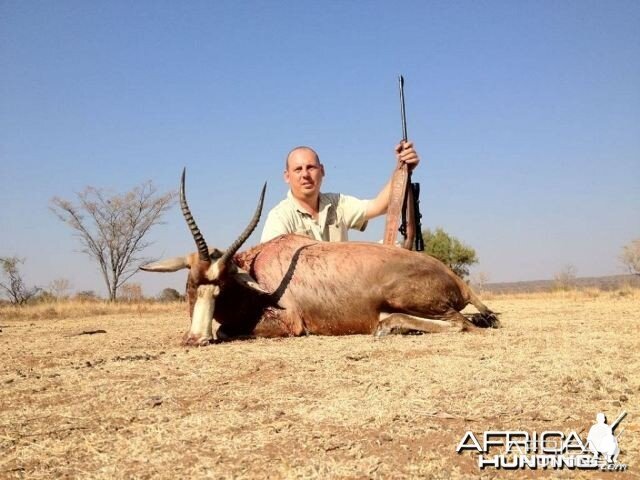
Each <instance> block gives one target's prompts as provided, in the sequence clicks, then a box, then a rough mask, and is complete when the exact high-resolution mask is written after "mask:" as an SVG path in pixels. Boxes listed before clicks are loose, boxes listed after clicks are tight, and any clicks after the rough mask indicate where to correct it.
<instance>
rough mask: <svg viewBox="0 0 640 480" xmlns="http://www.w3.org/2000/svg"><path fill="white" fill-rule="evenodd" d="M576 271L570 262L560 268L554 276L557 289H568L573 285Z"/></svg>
mask: <svg viewBox="0 0 640 480" xmlns="http://www.w3.org/2000/svg"><path fill="white" fill-rule="evenodd" d="M576 272H577V270H576V267H575V266H574V265H572V264H571V263H568V264H567V265H565V266H564V267H562V269H561V270H560V271H559V272H558V273H556V274H555V276H554V280H555V282H556V288H557V289H558V290H569V289H571V288H573V287H575V284H576Z"/></svg>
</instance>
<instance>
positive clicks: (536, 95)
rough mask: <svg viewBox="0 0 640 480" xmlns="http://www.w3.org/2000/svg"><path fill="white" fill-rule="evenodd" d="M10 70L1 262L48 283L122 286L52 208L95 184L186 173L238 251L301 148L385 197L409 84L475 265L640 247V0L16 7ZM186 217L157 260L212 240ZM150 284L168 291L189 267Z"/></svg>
mask: <svg viewBox="0 0 640 480" xmlns="http://www.w3.org/2000/svg"><path fill="white" fill-rule="evenodd" d="M0 70H1V71H2V75H0V178H1V179H2V189H0V205H2V206H1V207H0V224H1V225H3V231H2V233H1V234H0V255H3V256H10V255H18V256H22V257H26V258H27V263H26V265H25V266H24V273H25V277H26V279H27V281H28V282H29V283H31V284H34V283H35V284H39V285H46V284H47V283H49V282H50V281H51V280H53V279H55V278H60V277H64V278H68V279H70V280H71V282H72V285H73V288H74V290H86V289H94V290H97V291H99V292H100V293H104V287H103V285H102V281H101V279H100V274H99V272H98V270H97V267H96V266H95V265H94V264H93V263H91V262H90V261H89V259H88V258H87V257H85V256H84V255H83V254H81V253H79V250H80V245H79V243H78V241H77V239H75V238H74V236H73V235H72V231H71V230H70V229H69V228H68V227H66V226H65V225H63V224H62V223H61V222H60V221H59V220H58V219H56V218H55V217H54V216H53V215H52V214H51V213H50V211H49V209H48V205H49V201H50V199H51V197H53V196H56V195H57V196H60V197H63V198H69V199H71V198H73V196H74V192H76V191H80V190H82V189H83V188H84V187H85V186H86V185H92V186H96V187H104V188H109V189H113V190H114V191H121V192H122V191H126V190H128V189H130V188H131V187H133V186H135V185H138V184H140V183H142V182H143V181H145V180H149V179H151V180H153V181H154V183H155V184H156V185H157V186H158V187H159V188H160V189H161V190H169V189H175V188H177V184H178V180H179V174H180V171H181V169H182V167H183V166H186V167H187V171H188V184H187V187H188V191H189V199H190V202H191V205H192V209H193V211H194V214H195V215H196V218H197V220H198V222H199V224H200V227H201V229H202V230H203V232H204V233H205V235H206V238H207V240H208V242H209V244H211V245H217V246H219V247H224V246H226V245H227V244H228V243H229V242H231V241H232V240H233V238H234V237H235V236H236V235H237V234H238V233H239V232H240V231H241V230H242V229H243V228H244V224H245V222H246V221H247V220H248V218H249V217H250V215H251V212H252V211H253V207H254V205H255V201H256V197H257V195H258V191H259V188H260V186H261V184H262V182H263V181H265V180H267V181H268V182H269V188H268V192H267V208H270V207H271V206H273V205H274V204H276V203H277V202H278V201H279V200H280V199H281V198H282V197H283V196H284V195H285V193H286V188H285V184H284V182H283V181H282V176H281V174H282V163H283V158H284V155H285V154H286V153H287V152H288V151H289V149H290V148H291V147H293V146H295V145H300V144H308V145H311V146H313V147H314V148H315V149H316V150H317V151H318V152H319V154H320V157H321V160H322V161H323V163H324V164H325V167H326V171H327V177H326V178H325V183H324V190H325V191H339V192H344V193H350V194H353V195H356V196H360V197H363V198H370V197H373V196H374V195H375V194H376V193H377V192H378V190H379V189H380V187H382V185H383V184H384V183H385V182H386V180H387V179H388V177H389V175H390V173H391V170H392V168H393V164H394V158H393V147H394V145H395V144H396V143H397V141H398V139H399V137H400V134H401V131H400V121H399V106H398V98H397V76H398V74H400V73H402V74H404V76H405V79H406V87H405V91H406V101H407V117H408V132H409V136H410V138H411V139H413V140H414V141H415V144H416V148H417V149H418V151H419V152H420V154H421V158H422V163H421V165H420V167H419V169H418V170H417V171H416V173H415V175H414V178H415V180H416V181H419V182H421V184H422V192H423V193H422V208H423V215H424V220H423V224H424V225H425V226H427V227H432V228H433V227H437V226H441V227H443V228H444V229H445V230H446V231H448V232H449V233H452V234H453V235H455V236H457V237H458V238H460V239H461V240H463V241H465V242H466V243H468V244H470V245H471V246H473V247H474V248H475V249H476V251H477V253H478V255H479V258H480V264H479V265H477V266H476V267H475V268H474V269H473V271H475V272H480V271H481V272H485V273H487V274H488V275H489V279H490V280H491V281H515V280H529V279H544V278H552V277H553V275H554V274H555V273H556V272H558V271H559V270H560V269H561V268H562V267H563V266H564V265H566V264H568V263H571V264H573V265H575V267H576V268H577V272H578V275H580V276H591V275H606V274H616V273H622V268H621V266H620V263H619V261H618V259H617V257H618V254H619V253H620V249H621V247H622V246H623V245H624V244H626V243H628V242H629V241H631V240H632V239H633V238H638V237H640V3H639V2H637V1H612V2H604V1H597V2H596V1H588V0H587V1H582V0H581V1H537V2H529V1H526V2H525V1H518V2H513V1H504V2H503V1H474V2H422V1H416V2H389V1H384V2H382V1H380V2H363V1H341V2H338V1H326V2H318V1H314V2H312V1H295V2H294V1H292V2H275V1H274V2H266V1H260V2H257V1H255V2H252V1H243V2H232V1H229V2H222V1H221V2H197V1H192V2H177V1H173V2H169V1H153V2H152V1H148V2H145V1H139V2H124V1H122V2H120V1H110V2H86V1H77V2H75V1H59V2H40V1H5V0H1V1H0ZM165 222H166V223H165V224H163V225H159V226H157V227H156V228H155V230H154V231H152V232H151V237H150V238H151V239H152V240H154V241H155V244H154V246H153V247H152V248H150V249H149V251H148V253H149V254H150V255H153V256H173V255H177V254H181V253H183V252H187V251H191V250H193V245H192V242H191V239H190V236H189V234H188V231H187V228H186V226H185V224H184V221H183V220H182V217H181V216H180V213H179V210H178V209H177V208H174V209H173V210H171V211H170V212H169V213H168V214H167V215H166V217H165ZM383 226H384V220H383V219H378V220H375V221H374V222H372V223H371V225H370V227H369V229H368V231H367V232H365V233H364V234H354V235H352V239H355V240H378V239H379V238H381V237H382V230H383ZM260 228H261V227H260ZM257 239H258V235H257V234H254V236H252V238H251V239H250V240H249V243H250V244H253V243H255V242H257V241H258V240H257ZM133 281H139V282H141V283H142V284H143V287H144V289H145V293H147V294H149V295H152V294H156V293H157V292H158V291H160V290H161V289H162V288H164V287H166V286H170V287H174V288H178V289H180V290H181V289H182V288H183V284H184V274H183V273H175V274H171V275H168V274H167V275H153V274H148V273H141V274H138V275H136V276H135V277H134V278H133Z"/></svg>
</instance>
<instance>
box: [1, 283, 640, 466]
mask: <svg viewBox="0 0 640 480" xmlns="http://www.w3.org/2000/svg"><path fill="white" fill-rule="evenodd" d="M484 298H485V300H486V303H487V304H489V305H490V306H491V307H492V308H493V309H495V310H496V311H499V312H502V315H501V320H502V324H503V328H501V329H498V330H482V331H478V332H472V333H443V334H430V335H421V336H404V337H401V336H390V337H386V338H383V339H379V340H376V339H374V338H372V337H370V336H350V337H340V338H331V337H306V338H287V339H281V340H246V341H236V342H232V343H225V344H218V345H211V346H209V347H206V348H185V347H181V346H180V343H179V340H180V337H181V334H182V333H183V331H184V330H185V328H186V325H187V322H188V320H187V319H186V313H185V307H184V305H182V304H170V305H168V306H167V305H155V306H153V305H151V306H149V305H138V306H135V305H133V306H109V305H101V306H96V305H94V304H87V305H86V306H84V307H82V306H81V307H77V308H73V307H64V308H63V307H58V306H56V305H54V306H48V307H46V306H45V307H37V308H36V307H27V308H26V309H23V310H18V309H11V308H4V309H3V310H0V329H1V330H2V332H1V333H0V352H1V353H0V355H1V357H0V358H1V359H2V360H1V364H0V478H29V479H38V478H75V477H81V478H205V477H206V478H415V477H422V478H476V477H483V478H494V477H504V476H508V477H512V478H516V477H522V476H529V477H536V478H552V477H553V478H557V477H560V478H588V479H592V478H593V479H595V478H617V477H619V476H621V477H624V478H636V477H638V472H640V437H639V435H638V431H639V428H640V422H639V421H638V413H639V409H638V407H639V406H640V405H639V402H638V396H639V394H640V354H639V351H640V311H639V308H638V307H639V306H640V302H639V300H640V291H637V290H627V291H623V292H597V291H588V292H564V293H555V294H536V295H518V296H513V295H512V296H493V297H486V296H485V297H484ZM90 331H93V332H96V331H97V332H102V333H93V334H87V333H86V332H90ZM83 332H85V333H84V334H83ZM623 410H626V411H627V412H628V416H627V418H626V419H625V420H624V422H623V423H622V424H621V426H620V427H618V430H617V433H618V432H619V431H620V430H621V428H624V430H625V431H624V433H623V435H622V437H621V439H620V446H621V453H620V457H619V461H620V462H622V463H626V464H628V466H629V467H628V471H627V472H626V473H623V474H619V473H604V472H599V471H577V470H574V471H569V470H563V471H553V470H551V471H535V472H532V471H524V472H523V471H519V472H515V473H513V472H512V473H507V472H504V471H496V470H492V469H488V470H480V469H479V468H478V466H477V460H476V458H475V456H474V455H472V454H471V453H470V452H466V453H463V454H460V455H458V454H456V452H455V449H456V446H457V444H458V443H459V442H460V440H461V438H462V436H463V435H464V433H465V432H466V431H467V430H471V431H474V432H477V433H482V432H483V431H485V430H489V429H493V430H526V431H530V432H532V431H537V432H542V431H545V430H561V431H563V432H569V431H571V430H575V431H577V432H579V433H580V434H581V435H582V436H583V438H585V437H586V432H587V431H588V429H589V427H590V426H591V425H592V423H593V422H594V419H595V414H596V413H597V412H600V411H602V412H605V413H606V414H607V415H608V418H609V419H610V420H612V419H614V418H615V417H617V415H618V414H619V413H620V412H621V411H623Z"/></svg>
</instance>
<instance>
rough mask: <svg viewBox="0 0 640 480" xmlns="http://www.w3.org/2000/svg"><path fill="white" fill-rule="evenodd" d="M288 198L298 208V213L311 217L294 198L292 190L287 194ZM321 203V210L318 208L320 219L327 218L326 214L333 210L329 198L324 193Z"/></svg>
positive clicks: (321, 196)
mask: <svg viewBox="0 0 640 480" xmlns="http://www.w3.org/2000/svg"><path fill="white" fill-rule="evenodd" d="M287 198H288V199H289V200H290V201H291V202H293V205H294V206H295V207H296V210H298V212H300V213H302V214H303V215H307V216H311V214H310V213H309V212H307V211H306V210H305V209H304V208H302V207H301V206H300V204H299V203H298V200H296V198H295V197H294V196H293V193H291V190H289V191H288V192H287ZM319 203H320V208H318V215H319V216H320V217H325V216H326V212H328V211H329V209H330V208H331V202H330V201H329V198H328V197H327V196H326V195H325V194H324V193H320V196H319ZM323 214H324V215H323Z"/></svg>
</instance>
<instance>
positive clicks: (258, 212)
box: [218, 182, 267, 265]
mask: <svg viewBox="0 0 640 480" xmlns="http://www.w3.org/2000/svg"><path fill="white" fill-rule="evenodd" d="M266 190H267V182H264V185H263V186H262V192H260V200H258V206H257V207H256V212H255V213H254V214H253V218H252V219H251V221H250V222H249V225H247V228H245V229H244V232H242V233H241V234H240V236H239V237H238V238H237V239H236V241H235V242H233V243H232V244H231V246H230V247H229V248H228V249H227V251H226V252H224V254H223V255H222V257H220V259H219V260H218V261H219V262H220V263H219V265H226V264H227V262H229V260H231V258H232V257H233V256H234V255H235V253H236V252H237V251H238V249H239V248H240V247H241V246H242V244H243V243H244V242H246V241H247V238H249V235H251V234H252V233H253V231H254V230H255V229H256V227H257V226H258V222H259V221H260V215H261V214H262V204H263V203H264V193H265V191H266Z"/></svg>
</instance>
